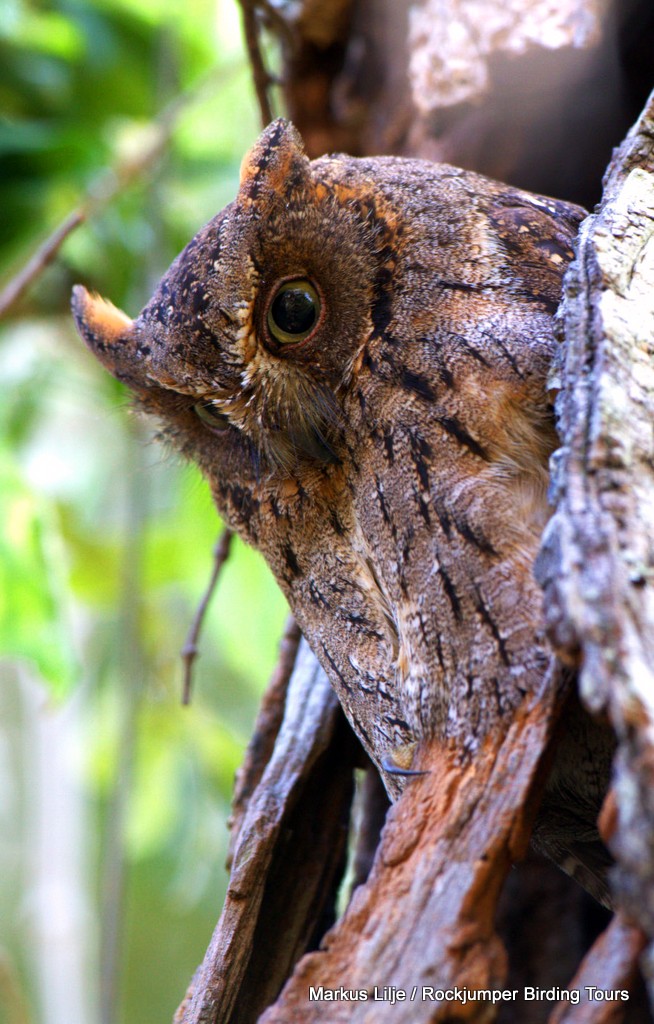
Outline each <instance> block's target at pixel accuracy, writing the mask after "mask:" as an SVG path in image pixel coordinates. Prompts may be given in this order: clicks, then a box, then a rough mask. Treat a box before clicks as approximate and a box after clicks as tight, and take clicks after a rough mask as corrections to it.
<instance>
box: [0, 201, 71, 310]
mask: <svg viewBox="0 0 654 1024" xmlns="http://www.w3.org/2000/svg"><path fill="white" fill-rule="evenodd" d="M84 220H86V210H85V209H84V207H83V206H81V207H79V209H77V210H73V212H72V213H69V214H68V216H67V217H66V219H65V220H64V221H62V223H61V224H60V225H59V227H58V228H55V230H54V231H53V232H52V234H51V235H50V236H49V237H48V238H46V240H45V241H44V242H43V243H42V244H41V245H40V246H39V248H38V249H37V250H36V252H35V253H34V255H33V256H32V257H31V259H29V260H28V261H27V263H26V264H25V266H24V267H23V268H22V269H21V270H19V272H18V273H17V274H16V276H15V277H13V278H12V279H11V281H10V282H9V284H8V285H7V287H6V288H5V289H4V290H3V291H2V292H1V293H0V317H2V316H4V314H5V313H6V312H7V310H8V309H9V308H10V307H11V306H13V305H14V303H15V302H17V301H18V299H19V298H20V297H21V295H22V294H23V292H24V291H25V289H26V288H27V287H28V286H29V285H30V284H31V283H32V281H34V280H35V279H36V278H37V277H38V276H39V274H40V273H42V271H43V270H45V268H46V267H47V266H48V264H49V263H51V262H52V260H53V259H54V258H55V256H56V255H57V253H58V252H59V249H60V248H61V246H62V245H63V243H64V242H65V241H66V239H67V238H68V236H69V235H70V234H71V233H72V232H73V231H74V230H75V228H76V227H78V225H80V224H81V223H82V222H83V221H84Z"/></svg>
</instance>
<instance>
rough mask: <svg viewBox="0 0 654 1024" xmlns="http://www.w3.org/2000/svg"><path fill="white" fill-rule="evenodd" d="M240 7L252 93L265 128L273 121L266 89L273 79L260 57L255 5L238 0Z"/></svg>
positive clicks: (244, 0)
mask: <svg viewBox="0 0 654 1024" xmlns="http://www.w3.org/2000/svg"><path fill="white" fill-rule="evenodd" d="M240 5H241V11H242V14H243V34H244V36H245V45H246V46H247V51H248V57H249V58H250V67H251V68H252V79H253V81H254V91H255V92H256V94H257V100H258V102H259V110H260V112H261V123H262V125H263V127H264V128H265V126H266V125H267V124H269V123H270V122H271V121H272V119H273V113H272V107H271V105H270V100H269V98H268V87H269V86H270V85H271V84H272V82H273V79H272V78H271V76H270V75H269V74H268V72H267V71H266V67H265V64H264V62H263V57H262V56H261V47H260V46H259V26H258V25H257V15H256V3H255V2H254V0H240Z"/></svg>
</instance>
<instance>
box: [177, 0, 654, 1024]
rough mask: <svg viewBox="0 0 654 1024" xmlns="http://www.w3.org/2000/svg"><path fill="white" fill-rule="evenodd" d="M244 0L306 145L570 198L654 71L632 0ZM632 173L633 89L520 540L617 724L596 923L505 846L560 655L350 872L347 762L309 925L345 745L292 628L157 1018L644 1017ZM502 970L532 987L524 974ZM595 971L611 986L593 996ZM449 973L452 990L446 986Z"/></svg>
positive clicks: (644, 385)
mask: <svg viewBox="0 0 654 1024" xmlns="http://www.w3.org/2000/svg"><path fill="white" fill-rule="evenodd" d="M243 7H244V9H245V10H246V13H247V14H248V17H249V19H250V21H249V31H250V33H252V31H253V30H256V27H257V16H258V17H259V18H260V22H261V23H262V24H263V23H265V24H266V25H267V26H268V27H269V29H270V30H271V31H272V32H273V33H275V34H276V35H277V36H278V38H279V39H280V41H281V45H282V53H283V65H284V67H283V82H284V84H283V91H284V98H285V103H286V106H287V109H288V112H289V114H290V116H291V117H292V119H293V120H294V121H295V123H296V124H297V126H298V128H299V129H300V131H301V132H302V134H303V136H304V139H305V143H306V145H307V149H308V150H309V153H310V155H312V156H316V155H319V154H322V153H323V152H326V151H330V150H332V151H333V150H340V149H342V150H347V151H349V152H351V153H353V154H355V155H364V154H372V153H398V154H411V155H419V156H426V157H428V158H432V159H440V160H443V159H445V160H448V161H451V162H454V163H459V164H462V165H463V166H466V167H469V168H471V169H474V170H479V171H482V172H484V173H486V174H490V175H493V176H496V177H500V178H503V179H505V180H508V181H511V182H512V183H515V184H518V185H520V186H521V187H526V188H530V189H533V190H535V191H538V192H544V193H546V194H556V195H559V196H560V197H561V198H565V199H572V200H576V201H581V202H585V203H586V204H591V203H593V202H595V201H596V200H597V199H598V198H599V196H600V191H601V188H600V185H601V176H602V173H603V171H604V168H605V166H606V164H607V162H608V161H609V158H610V150H611V146H612V145H614V144H616V143H618V142H619V141H620V139H621V138H622V136H623V135H624V132H625V130H626V128H627V126H628V124H629V123H630V121H631V120H633V118H634V116H635V110H636V105H637V104H639V103H640V104H641V105H642V103H643V102H644V101H645V98H646V93H645V89H647V90H649V88H651V85H652V78H654V73H653V72H652V68H651V53H652V52H654V17H653V16H652V13H651V11H650V10H649V5H645V4H644V3H643V4H641V3H637V2H634V3H632V4H630V5H627V6H624V7H623V6H618V5H615V6H614V7H613V8H611V7H610V6H609V5H608V4H607V3H604V2H600V0H559V2H558V3H551V2H542V3H538V2H537V3H533V2H529V0H511V2H509V0H484V2H480V3H477V4H474V5H473V4H470V3H465V2H463V0H446V2H443V0H439V2H436V0H420V2H415V3H409V2H408V0H338V2H333V3H329V2H327V0H302V2H298V3H295V4H289V5H284V4H279V5H272V4H269V3H264V2H261V3H256V2H252V0H251V2H246V0H243ZM251 42H252V39H251ZM259 57H260V54H259ZM259 70H260V71H261V68H260V69H259ZM262 82H263V83H264V85H265V75H264V76H263V78H262V77H261V75H259V85H260V88H261V83H262ZM653 175H654V99H652V98H650V99H649V100H648V101H647V105H646V108H645V111H644V113H643V114H642V116H641V117H640V119H639V120H638V123H637V124H636V126H635V128H634V129H633V130H632V132H631V133H630V134H629V136H628V138H627V139H626V141H625V142H624V144H623V145H622V146H621V147H620V149H619V150H618V151H617V152H616V153H615V155H614V157H613V159H612V161H611V164H610V167H609V171H608V172H607V177H606V182H605V189H604V196H603V198H602V203H601V207H600V209H599V211H598V212H597V214H596V215H594V216H591V217H589V218H587V220H586V221H585V222H584V224H583V225H582V229H581V232H580V236H579V248H578V254H577V258H576V260H575V262H574V263H573V265H572V266H571V267H570V270H569V272H568V274H567V277H566V287H565V298H564V301H563V303H562V306H561V310H560V330H561V342H562V345H561V358H560V360H559V364H558V365H557V366H556V367H554V368H553V372H552V380H551V386H552V389H553V390H555V391H558V392H559V394H558V399H557V413H558V417H559V430H560V436H561V448H560V450H559V452H558V453H557V456H556V458H555V462H554V474H553V495H554V499H553V500H554V501H555V504H556V511H555V514H554V516H553V518H552V520H551V521H550V524H549V526H548V528H547V530H546V532H545V536H544V540H543V545H542V549H541V554H540V556H539V559H538V563H537V572H538V576H539V579H540V581H541V583H542V585H543V587H544V589H545V593H546V608H547V613H548V627H549V630H550V636H551V640H552V643H553V647H554V650H555V651H556V653H557V655H558V656H559V658H560V659H561V662H562V663H564V664H566V665H568V666H570V665H572V666H574V667H575V668H577V669H578V670H579V691H580V697H581V700H582V702H583V704H584V706H585V707H586V709H587V711H588V712H589V713H591V714H593V715H603V716H605V717H607V718H608V720H609V721H610V723H611V725H612V726H613V728H614V730H615V732H616V736H617V738H618V754H617V757H616V766H615V775H614V781H613V785H612V788H611V791H610V794H609V797H608V798H607V801H606V803H605V806H604V811H603V814H602V820H601V828H602V830H603V835H604V837H605V838H606V840H607V841H608V843H609V845H610V848H611V850H612V852H613V854H614V856H615V857H616V861H617V865H618V866H617V869H616V871H615V875H614V880H613V881H614V892H615V897H616V905H617V907H618V908H619V909H618V911H617V913H616V915H615V917H614V919H613V921H612V922H611V923H610V924H609V925H608V927H605V926H606V923H607V922H606V916H603V915H602V912H599V911H597V910H596V909H593V907H592V906H590V905H589V902H588V900H587V899H586V898H585V897H584V896H583V894H582V893H581V891H580V890H577V889H576V888H575V887H574V885H573V883H572V882H570V880H568V879H567V878H566V877H565V876H563V875H561V874H558V873H556V872H555V870H554V869H553V868H552V867H551V866H550V865H549V864H547V863H544V862H542V861H539V860H538V859H537V858H535V857H533V856H530V858H528V860H527V861H526V863H524V864H523V865H522V866H521V867H519V868H518V869H514V868H512V866H513V865H514V864H515V863H516V862H518V861H520V860H521V859H522V858H524V857H525V854H526V852H527V846H528V842H529V837H530V832H531V827H532V824H533V820H534V816H535V813H536V810H537V807H538V801H539V797H540V792H541V790H542V786H543V781H544V777H545V774H546V772H547V768H548V764H549V759H550V757H551V750H550V747H551V740H552V738H553V737H554V735H555V732H556V725H557V721H558V719H559V717H560V716H561V715H565V713H566V701H567V700H568V696H569V695H568V692H567V687H566V684H565V678H566V673H565V672H563V671H562V669H561V666H560V665H559V666H555V667H554V668H553V670H552V671H551V673H550V675H549V676H548V678H547V679H546V680H545V683H544V686H543V688H542V692H541V693H539V694H538V695H537V697H536V698H535V699H534V700H533V701H532V702H531V704H529V706H524V707H523V708H522V709H521V710H520V711H519V712H518V713H517V714H516V715H515V718H514V720H513V721H512V723H511V725H510V727H509V729H508V731H507V733H506V735H505V736H504V737H502V738H494V739H489V740H488V742H487V744H486V748H485V749H484V750H483V751H482V753H481V754H480V756H479V757H478V758H477V760H476V761H475V763H474V765H470V766H469V767H468V769H467V770H465V771H464V772H463V773H462V771H461V767H460V765H459V764H458V763H456V764H455V756H454V752H453V751H452V750H451V749H449V748H448V747H447V745H445V744H438V743H432V745H431V747H430V749H429V751H428V753H427V758H426V762H425V765H426V766H427V767H428V768H429V769H430V771H429V774H427V775H425V776H423V777H422V778H420V779H416V780H415V781H413V782H412V784H411V785H409V786H408V787H407V788H406V790H405V792H404V794H403V796H402V797H401V798H400V799H399V800H398V802H397V803H396V804H395V805H394V806H393V808H392V810H391V811H390V813H389V814H388V817H387V820H386V824H385V826H384V829H383V832H382V837H381V841H380V843H379V846H378V848H377V852H376V856H375V859H374V864H373V865H372V869H371V870H370V874H369V876H368V877H367V880H365V881H364V879H366V876H367V874H368V867H369V863H370V859H371V855H372V853H371V851H373V850H374V848H375V846H376V839H377V834H378V830H379V827H380V824H381V819H382V818H383V814H384V809H385V802H384V799H383V797H381V798H380V794H379V787H378V786H377V784H376V782H375V779H373V778H372V776H370V774H369V775H368V781H367V783H366V784H365V785H363V786H360V787H359V788H360V792H359V796H358V798H357V799H356V800H355V805H356V806H357V807H358V813H357V814H356V815H354V817H356V818H357V819H358V827H359V833H360V840H359V854H360V856H359V859H358V862H357V868H356V872H357V875H356V877H357V880H358V881H364V884H362V885H361V886H360V887H358V888H357V889H356V891H355V892H354V895H353V896H352V898H351V900H350V902H349V905H348V906H347V908H346V910H345V912H344V914H343V915H342V917H341V918H340V920H338V922H337V923H336V925H335V926H334V927H333V928H332V929H331V931H329V932H328V933H327V934H326V935H325V930H326V928H327V927H328V926H329V925H330V923H331V921H332V920H333V913H334V900H335V892H336V888H337V886H338V882H339V878H340V877H341V875H342V871H343V866H344V856H345V846H346V822H347V818H348V814H349V813H350V807H351V803H352V775H353V769H354V767H356V766H357V765H358V766H363V767H365V761H364V758H363V755H362V752H361V750H360V748H359V747H358V744H357V742H356V740H355V739H354V737H353V736H352V734H351V733H350V731H349V727H348V726H347V725H346V723H345V720H344V718H343V716H342V715H341V713H340V711H339V709H338V706H337V704H336V702H335V698H334V697H333V695H332V693H331V690H330V688H329V686H328V683H327V681H326V679H325V677H324V675H323V673H322V671H321V670H320V669H319V668H318V666H317V663H316V662H315V659H314V658H313V656H312V655H311V653H310V652H309V650H308V648H306V646H305V645H303V646H302V648H301V656H300V659H299V661H298V664H297V665H296V667H295V670H294V674H293V676H292V678H291V682H290V684H289V687H288V690H287V691H286V690H285V688H284V687H283V686H281V687H280V685H279V679H276V680H275V681H274V683H273V685H272V689H271V691H270V693H269V697H268V700H267V702H266V707H265V714H264V716H263V718H262V722H263V725H262V729H263V734H264V741H263V748H264V749H265V751H266V753H265V754H264V755H262V754H261V748H262V742H261V735H260V734H259V733H258V734H257V738H256V740H255V744H254V746H255V747H256V750H254V751H253V752H251V754H250V756H249V758H248V768H247V770H246V771H245V772H244V775H243V779H245V782H243V780H242V783H241V786H240V787H239V792H238V799H237V821H238V823H239V825H238V829H236V828H235V836H234V837H233V846H234V855H233V864H232V879H231V883H230V887H229V891H228V895H227V901H226V904H225V909H224V911H223V915H222V917H221V920H220V922H219V923H218V925H217V928H216V932H215V934H214V938H213V940H212V943H211V945H210V947H209V950H208V951H207V955H206V957H205V961H204V963H203V965H202V966H201V968H200V969H199V971H198V973H197V975H196V977H195V978H194V980H193V982H192V984H191V987H190V989H189V992H188V993H187V997H186V999H185V1001H184V1003H183V1004H182V1006H181V1007H180V1009H179V1011H178V1014H177V1016H176V1021H178V1022H184V1024H191V1022H193V1024H200V1022H205V1024H209V1022H216V1024H217V1022H220V1024H224V1022H239V1024H246V1022H250V1021H256V1020H262V1021H264V1022H265V1024H273V1022H279V1024H282V1022H283V1024H292V1022H294V1021H298V1022H300V1021H302V1022H312V1021H326V1022H327V1021H328V1022H329V1024H335V1022H339V1021H348V1022H349V1021H362V1022H363V1021H375V1022H377V1021H385V1020H389V1021H391V1020H392V1021H393V1022H401V1021H407V1022H412V1024H413V1022H419V1021H425V1022H427V1021H438V1020H442V1021H445V1020H455V1019H456V1020H464V1019H465V1020H469V1021H479V1022H481V1021H484V1022H485V1021H490V1020H495V1019H498V1020H501V1021H505V1022H512V1024H532V1022H533V1024H537V1022H540V1021H547V1020H549V1021H551V1022H552V1024H555V1022H556V1024H559V1022H565V1024H573V1022H579V1024H581V1022H585V1024H599V1022H607V1024H608V1022H609V1021H610V1022H618V1021H623V1020H624V1021H629V1022H631V1024H637V1022H640V1021H647V1020H651V1016H650V1014H649V1011H648V1009H647V1000H646V998H645V997H644V994H643V991H642V988H641V987H639V986H642V982H641V981H640V980H639V978H640V976H639V969H640V970H642V974H643V976H644V978H645V981H646V983H647V986H648V988H649V995H650V999H651V1000H653V1004H654V954H653V953H652V946H651V940H652V939H654V885H653V880H654V849H653V838H652V837H653V836H654V830H653V828H652V822H653V819H654V797H653V796H652V793H653V792H654V789H653V787H652V781H653V780H652V775H653V774H654V751H653V748H652V738H653V724H654V723H653V717H654V697H653V696H652V694H654V686H653V685H652V683H654V679H653V678H652V677H653V676H654V597H653V594H654V590H653V583H654V569H653V567H654V539H653V534H654V529H653V524H654V435H653V431H652V422H654V366H653V363H652V355H653V349H654V243H652V242H651V241H650V238H651V237H652V234H653V228H654V181H653ZM282 706H283V707H284V719H283V722H282V724H281V726H280V724H279V723H280V721H281V714H282ZM271 708H272V709H273V712H272V713H271ZM271 722H272V723H273V725H270V723H271ZM266 723H268V724H266ZM275 737H276V739H275ZM268 756H269V757H270V759H269V761H268V763H267V765H266V766H265V768H264V764H263V762H264V761H265V759H266V757H268ZM368 771H370V770H369V769H368ZM600 933H601V934H600ZM598 935H599V938H596V937H597V936H598ZM595 939H596V941H594V940H595ZM320 942H321V943H322V944H321V945H320V948H319V949H318V948H317V947H318V943H320ZM584 954H585V956H584ZM582 958H583V959H582ZM639 965H640V967H639ZM573 975H574V978H573ZM525 986H537V987H541V988H545V989H554V990H555V991H554V992H553V994H550V995H549V996H547V995H545V996H543V997H542V998H541V999H540V1000H539V999H530V998H529V997H528V995H527V993H526V989H525ZM587 986H588V987H587ZM593 986H594V987H595V988H596V989H598V990H600V992H601V993H605V992H608V991H612V990H617V991H619V992H622V991H624V992H626V993H628V995H629V999H628V1000H626V1001H625V1000H624V999H623V998H622V997H620V996H615V998H608V997H607V998H595V999H593V998H592V997H591V995H590V994H589V988H590V989H592V987H593ZM457 988H458V989H459V990H463V991H465V992H466V993H467V996H465V997H460V998H452V997H450V996H448V995H447V993H448V992H451V991H452V990H455V989H457ZM312 989H313V993H312ZM559 990H566V991H568V990H569V991H576V992H579V993H580V997H581V998H580V1001H579V1002H578V1003H576V1004H575V1003H574V1002H572V1001H570V999H569V998H566V996H565V993H564V992H562V991H559ZM439 991H440V993H441V994H440V995H439ZM480 991H481V992H482V993H483V992H484V991H486V995H485V996H483V995H482V996H479V993H480ZM330 992H335V993H337V994H341V995H342V994H343V993H344V992H345V993H353V994H355V993H358V994H359V998H356V999H355V998H340V999H336V1000H334V999H330V998H329V995H327V996H325V993H330ZM509 992H510V993H511V994H510V995H508V993H509ZM361 993H365V998H364V996H363V995H361ZM443 993H445V994H443ZM504 993H507V994H506V995H504ZM314 997H315V998H314ZM375 997H377V998H375ZM559 997H561V1001H560V1002H559ZM557 1002H558V1003H559V1005H558V1006H557V1005H556V1004H557ZM266 1008H267V1009H266Z"/></svg>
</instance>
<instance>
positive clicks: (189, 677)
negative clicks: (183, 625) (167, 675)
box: [181, 527, 233, 704]
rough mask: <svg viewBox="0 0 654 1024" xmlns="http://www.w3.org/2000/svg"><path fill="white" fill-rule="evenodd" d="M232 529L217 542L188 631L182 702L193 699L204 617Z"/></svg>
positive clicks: (227, 529) (224, 559)
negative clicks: (196, 662)
mask: <svg viewBox="0 0 654 1024" xmlns="http://www.w3.org/2000/svg"><path fill="white" fill-rule="evenodd" d="M232 537H233V534H232V531H231V530H230V529H229V528H228V527H225V529H224V530H223V532H222V533H221V535H220V537H219V539H218V543H217V544H216V546H215V548H214V551H213V571H212V573H211V577H210V579H209V583H208V585H207V589H206V590H205V592H204V595H203V597H202V600H201V601H200V604H199V605H198V607H197V611H196V613H195V616H194V618H193V622H192V623H191V628H190V629H189V631H188V634H187V637H186V643H185V644H184V646H183V648H182V651H181V656H182V662H183V665H184V688H183V690H182V704H189V703H190V701H191V683H192V681H193V662H194V661H195V659H196V658H197V656H198V639H199V637H200V631H201V629H202V624H203V622H204V617H205V615H206V613H207V608H208V607H209V602H210V601H211V598H212V596H213V592H214V590H215V589H216V584H217V583H218V579H219V577H220V573H221V571H222V567H223V565H224V564H225V562H226V561H227V556H228V555H229V548H230V545H231V543H232Z"/></svg>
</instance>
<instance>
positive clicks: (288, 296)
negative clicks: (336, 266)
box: [268, 278, 320, 345]
mask: <svg viewBox="0 0 654 1024" xmlns="http://www.w3.org/2000/svg"><path fill="white" fill-rule="evenodd" d="M319 319H320V297H319V295H318V292H317V291H316V289H315V288H314V286H313V285H312V284H311V281H307V280H306V278H297V279H296V280H295V281H285V282H284V284H283V285H281V287H280V288H278V289H277V292H276V293H275V296H274V297H273V300H272V302H271V303H270V306H269V307H268V330H269V331H270V333H271V335H272V336H273V338H274V339H275V341H278V342H279V344H280V345H295V344H297V342H298V341H304V339H305V338H308V337H309V335H310V334H311V332H312V331H313V329H314V327H315V326H316V324H317V323H318V320H319Z"/></svg>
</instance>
